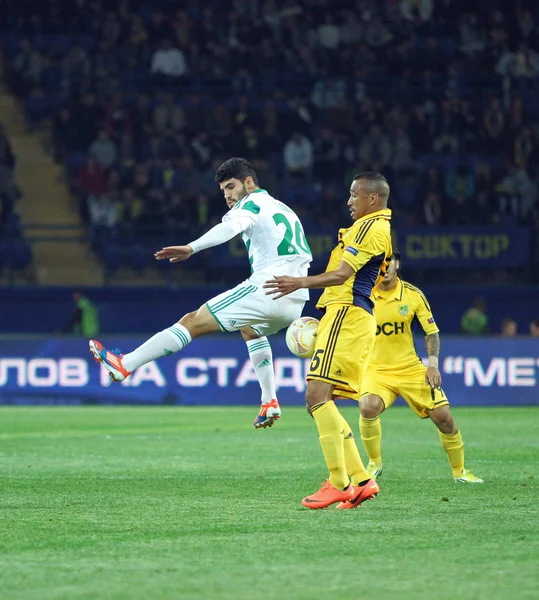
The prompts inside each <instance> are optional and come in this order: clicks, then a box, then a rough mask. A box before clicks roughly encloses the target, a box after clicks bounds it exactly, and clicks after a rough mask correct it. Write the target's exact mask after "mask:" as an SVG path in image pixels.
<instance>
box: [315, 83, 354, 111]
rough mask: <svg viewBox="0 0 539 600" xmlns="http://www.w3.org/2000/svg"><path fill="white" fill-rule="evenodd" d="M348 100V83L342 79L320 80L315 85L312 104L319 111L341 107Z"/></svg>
mask: <svg viewBox="0 0 539 600" xmlns="http://www.w3.org/2000/svg"><path fill="white" fill-rule="evenodd" d="M345 98H346V83H345V82H344V81H343V80H342V79H336V78H331V79H320V80H318V81H317V82H316V83H315V84H314V88H313V91H312V93H311V102H312V103H313V104H314V106H315V107H316V108H318V109H319V110H327V109H329V108H334V107H336V106H339V104H340V103H341V102H342V101H343V100H344V99H345Z"/></svg>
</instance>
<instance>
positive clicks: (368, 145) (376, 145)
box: [359, 125, 392, 172]
mask: <svg viewBox="0 0 539 600" xmlns="http://www.w3.org/2000/svg"><path fill="white" fill-rule="evenodd" d="M391 153H392V147H391V144H390V142H389V139H388V137H387V136H386V134H385V133H383V132H382V129H381V127H380V126H379V125H371V128H370V130H369V134H368V135H367V136H366V137H365V138H364V139H363V141H362V142H361V145H360V147H359V157H360V159H361V162H362V163H363V165H364V167H365V169H370V170H373V171H380V172H385V171H387V167H388V165H389V161H390V160H391Z"/></svg>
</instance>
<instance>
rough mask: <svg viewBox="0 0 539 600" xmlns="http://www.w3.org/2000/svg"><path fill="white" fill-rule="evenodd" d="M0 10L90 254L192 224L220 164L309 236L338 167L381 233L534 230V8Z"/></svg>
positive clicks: (116, 2) (208, 198)
mask: <svg viewBox="0 0 539 600" xmlns="http://www.w3.org/2000/svg"><path fill="white" fill-rule="evenodd" d="M6 5H7V8H8V11H7V12H6V14H7V18H6V19H5V20H4V23H5V31H4V35H3V40H4V53H5V57H6V73H7V76H8V79H9V84H10V86H11V88H12V89H13V91H14V92H15V93H16V94H18V95H19V96H20V97H21V99H22V100H23V101H24V102H25V107H26V112H27V115H28V118H29V120H30V122H31V123H32V124H33V125H34V126H39V125H41V124H42V123H43V122H44V121H47V120H49V121H50V122H52V146H53V152H54V154H55V157H56V159H57V160H58V161H61V162H63V163H65V165H66V168H67V173H68V176H69V181H70V185H71V187H72V189H73V191H74V193H75V194H76V195H77V197H78V198H79V200H80V211H81V215H82V217H83V218H84V220H85V222H86V223H88V226H89V228H90V229H91V231H92V233H93V236H94V244H95V245H96V247H98V246H99V244H100V240H102V239H104V238H106V237H107V236H108V235H109V232H110V231H115V232H117V231H120V232H121V233H122V234H125V235H129V234H133V235H134V234H135V233H137V232H138V233H137V235H138V234H140V232H143V231H144V230H145V229H148V228H150V229H151V228H152V227H154V226H155V227H158V228H161V229H162V228H163V226H164V225H165V226H167V227H168V228H169V229H170V231H171V236H172V234H173V235H174V236H176V238H175V239H177V240H178V241H186V240H187V238H189V236H191V235H195V234H196V233H197V232H200V231H201V230H204V229H207V228H208V226H209V225H211V224H212V223H213V222H215V221H216V220H218V219H219V218H220V216H221V215H222V213H223V212H224V208H225V207H224V204H223V201H222V198H221V197H220V195H219V193H218V188H217V186H216V184H215V182H214V179H213V176H214V171H215V168H216V166H217V165H218V164H220V162H222V161H223V160H225V159H226V158H229V157H230V156H231V155H239V156H244V157H247V158H249V159H250V160H251V161H252V162H253V164H254V165H255V167H256V169H257V171H258V172H259V176H260V180H261V183H262V185H263V187H266V188H267V189H268V190H270V191H271V192H272V193H273V194H274V195H276V196H277V197H279V198H280V199H282V200H283V201H285V202H287V203H289V204H291V205H292V206H294V207H295V208H296V209H297V210H298V212H299V213H300V214H301V215H302V217H303V218H304V219H305V220H306V226H309V225H312V226H314V227H316V226H317V225H324V226H325V225H329V226H332V227H334V226H335V225H336V224H342V222H343V218H345V219H346V218H347V216H346V215H347V213H346V207H345V206H344V205H345V202H346V199H347V187H348V185H349V182H350V179H351V174H352V173H353V172H355V171H362V170H367V169H374V170H380V171H382V172H383V173H384V174H386V176H387V177H388V179H389V180H390V183H391V184H392V190H393V192H392V208H393V209H394V211H395V214H396V219H395V226H398V225H399V224H404V225H430V226H436V225H459V226H460V225H462V226H465V225H487V226H488V225H495V224H507V223H518V222H522V223H526V224H530V223H532V224H534V226H535V228H536V229H537V230H538V231H539V200H538V189H539V135H538V134H539V127H538V126H539V101H538V97H539V4H537V3H536V2H534V1H532V0H489V2H474V3H470V2H468V1H465V0H436V1H435V0H331V1H329V0H328V1H325V0H205V2H198V1H195V0H185V1H184V2H182V3H177V2H173V1H172V0H154V1H153V2H151V3H150V2H148V1H145V0H77V1H76V2H75V1H73V2H67V1H62V0H49V1H48V2H42V1H41V0H26V1H25V2H24V1H20V0H19V2H15V1H7V2H6ZM1 151H2V149H1V138H0V152H1ZM0 164H1V157H0ZM536 254H537V256H536V257H535V260H536V261H537V262H538V263H539V249H537V252H536Z"/></svg>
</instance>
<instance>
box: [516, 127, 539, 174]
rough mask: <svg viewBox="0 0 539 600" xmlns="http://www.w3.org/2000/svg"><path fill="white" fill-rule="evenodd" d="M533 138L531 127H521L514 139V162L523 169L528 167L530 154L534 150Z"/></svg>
mask: <svg viewBox="0 0 539 600" xmlns="http://www.w3.org/2000/svg"><path fill="white" fill-rule="evenodd" d="M535 145H536V142H535V139H534V135H533V131H532V129H531V127H529V126H526V127H523V128H522V129H521V130H520V132H519V133H518V135H517V136H516V138H515V141H514V155H513V156H514V159H513V160H514V163H515V165H518V166H519V167H522V168H523V169H527V168H528V164H529V160H530V156H531V154H532V153H533V151H534V150H535Z"/></svg>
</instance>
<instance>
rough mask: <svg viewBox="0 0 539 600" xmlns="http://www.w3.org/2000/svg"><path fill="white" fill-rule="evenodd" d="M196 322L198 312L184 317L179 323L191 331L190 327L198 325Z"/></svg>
mask: <svg viewBox="0 0 539 600" xmlns="http://www.w3.org/2000/svg"><path fill="white" fill-rule="evenodd" d="M196 322H197V313H196V312H190V313H187V314H186V315H183V317H182V318H181V319H180V320H179V321H178V323H179V324H180V325H183V326H184V327H187V329H189V326H191V327H193V326H194V325H196Z"/></svg>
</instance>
